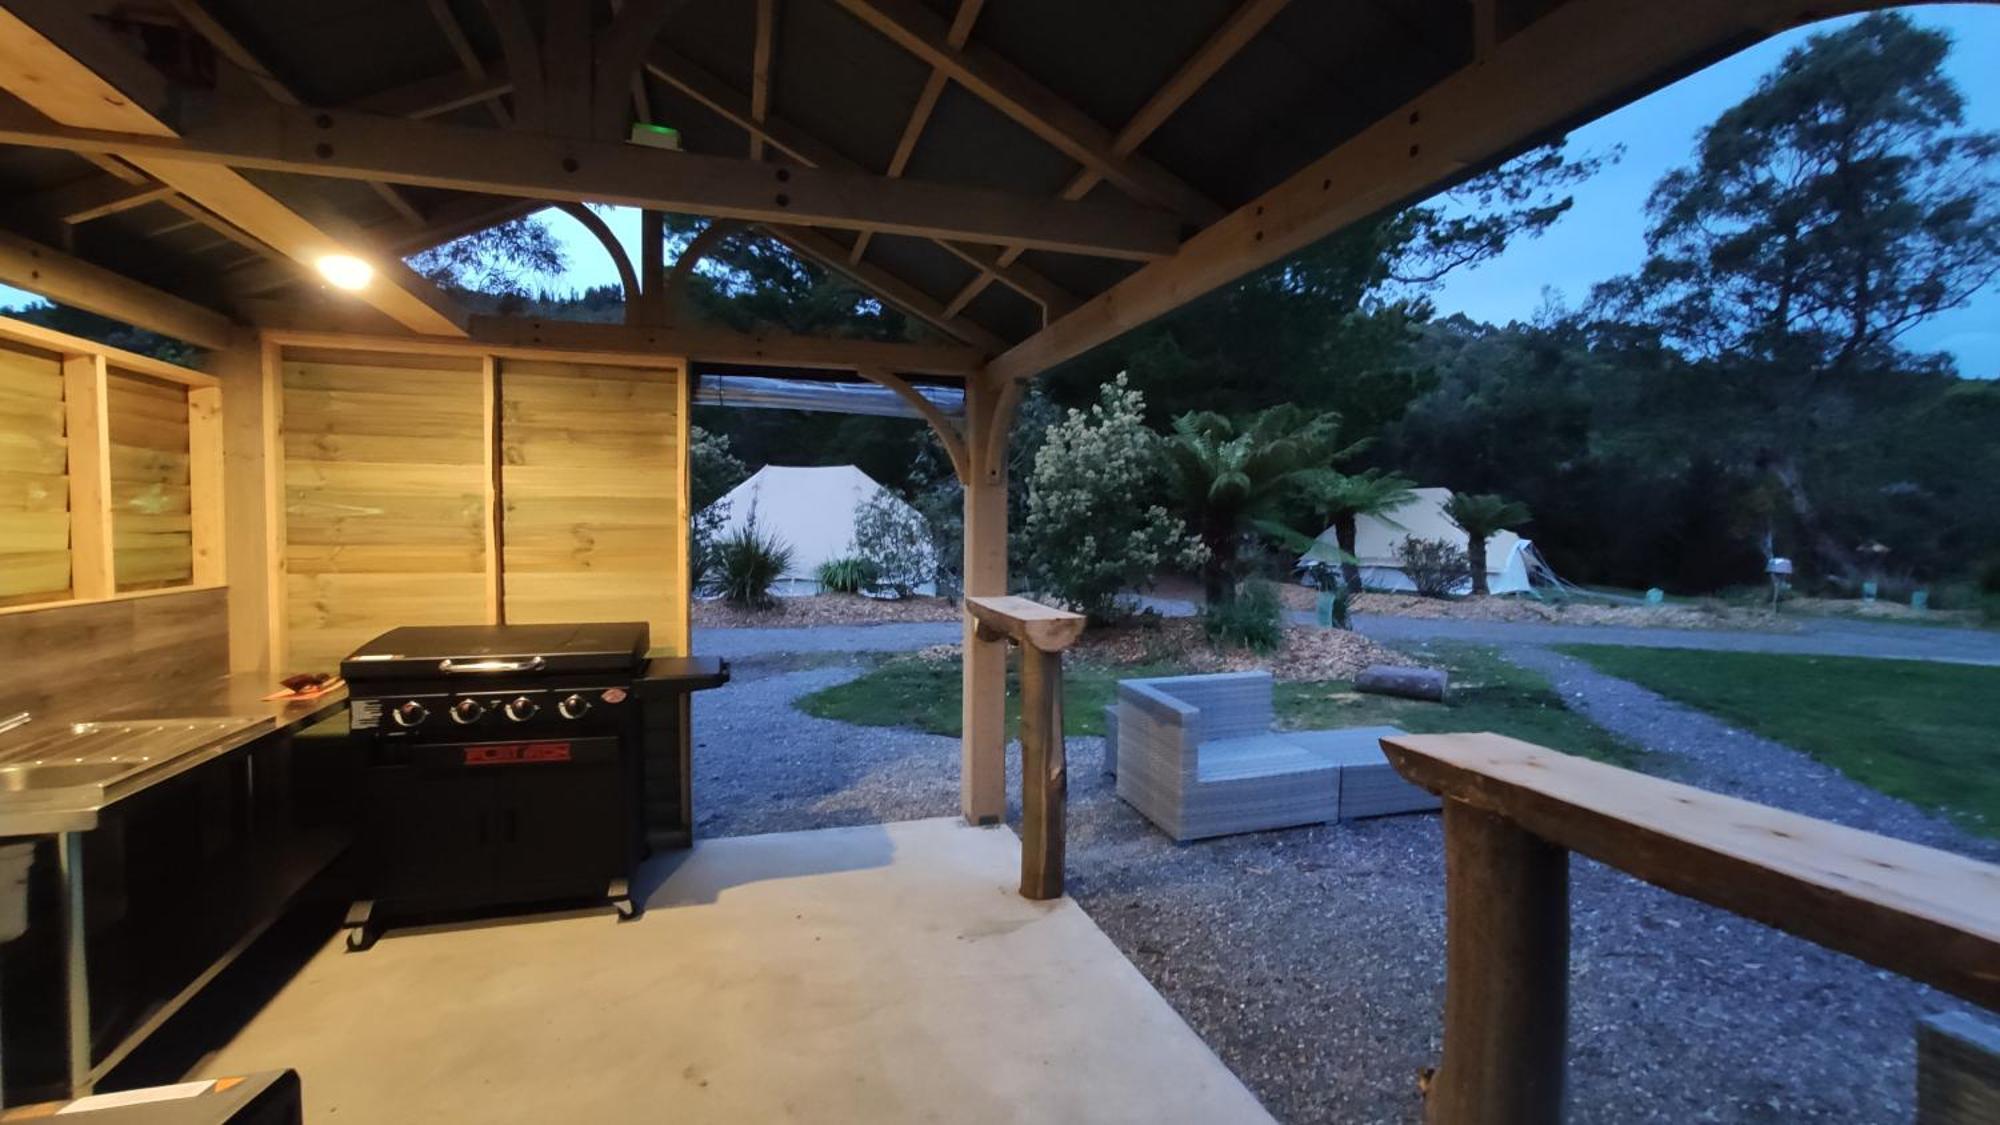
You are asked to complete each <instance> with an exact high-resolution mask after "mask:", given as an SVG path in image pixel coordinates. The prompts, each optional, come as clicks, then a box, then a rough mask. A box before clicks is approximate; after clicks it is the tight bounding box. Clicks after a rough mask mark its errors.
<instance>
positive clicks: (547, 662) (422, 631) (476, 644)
mask: <svg viewBox="0 0 2000 1125" xmlns="http://www.w3.org/2000/svg"><path fill="white" fill-rule="evenodd" d="M649 647H651V636H650V634H649V632H648V630H647V627H646V623H645V622H643V621H597V622H586V623H581V624H567V625H405V626H403V627H401V628H399V629H391V630H389V631H388V632H386V633H384V634H382V635H381V636H379V637H376V638H375V639H374V640H372V641H369V642H368V643H367V644H365V645H362V646H361V647H360V648H358V649H355V650H354V652H353V654H352V655H350V656H348V658H347V659H345V660H343V661H341V662H340V674H341V676H343V677H344V678H346V679H347V680H348V682H350V683H352V682H354V681H357V680H382V679H390V678H404V677H411V676H437V675H441V674H442V675H467V676H481V675H483V676H521V675H535V674H548V673H561V672H611V671H620V672H624V671H633V670H635V669H637V668H639V667H640V666H641V665H642V664H643V663H644V662H645V659H646V650H647V649H648V648H649Z"/></svg>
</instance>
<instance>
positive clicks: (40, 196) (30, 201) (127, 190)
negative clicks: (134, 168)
mask: <svg viewBox="0 0 2000 1125" xmlns="http://www.w3.org/2000/svg"><path fill="white" fill-rule="evenodd" d="M173 192H174V189H172V188H170V187H168V186H167V185H165V184H163V183H159V182H157V181H154V180H143V181H141V182H139V183H136V184H129V183H126V182H125V181H123V180H120V179H118V178H116V177H114V176H92V177H91V178H89V179H86V180H78V181H76V182H74V183H67V184H63V185H62V186H60V187H53V188H49V189H48V190H46V191H40V192H36V193H35V194H33V195H27V196H22V197H21V198H19V199H16V200H15V201H14V202H13V203H11V204H9V209H10V210H11V211H13V212H14V213H15V214H17V215H20V216H23V217H27V218H33V219H38V220H43V221H47V222H55V223H62V224H64V225H66V226H75V225H76V224H78V223H87V222H90V221H91V220H92V219H102V218H104V217H105V216H107V215H116V214H118V213H120V212H122V211H130V210H132V209H133V208H135V207H144V206H145V205H146V204H148V203H156V202H158V201H160V200H161V199H163V198H165V197H167V196H169V195H172V194H173Z"/></svg>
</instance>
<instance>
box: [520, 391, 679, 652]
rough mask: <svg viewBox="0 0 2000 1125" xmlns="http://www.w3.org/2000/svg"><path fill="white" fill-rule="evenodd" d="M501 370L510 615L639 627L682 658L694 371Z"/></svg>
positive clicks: (530, 619) (525, 620)
mask: <svg viewBox="0 0 2000 1125" xmlns="http://www.w3.org/2000/svg"><path fill="white" fill-rule="evenodd" d="M499 372H500V374H499V380H500V426H499V430H500V433H499V440H500V454H501V470H500V504H501V510H502V513H503V514H502V518H501V528H500V543H501V560H502V567H501V573H502V583H501V585H502V591H503V595H504V598H505V605H506V617H507V620H508V621H509V622H510V623H534V622H548V621H620V620H623V621H638V620H644V621H647V622H649V623H650V624H651V626H652V634H653V645H654V648H655V649H656V650H658V651H665V652H670V653H675V654H684V653H685V652H686V651H687V638H688V597H687V589H688V577H687V519H688V512H687V473H686V461H685V458H686V455H687V424H688V409H687V366H686V364H685V363H683V362H681V361H679V360H666V359H663V360H661V361H660V363H659V364H658V365H657V366H655V367H652V368H644V369H642V368H626V367H606V366H600V365H595V364H580V363H555V362H543V361H530V360H507V359H503V360H501V361H500V365H499Z"/></svg>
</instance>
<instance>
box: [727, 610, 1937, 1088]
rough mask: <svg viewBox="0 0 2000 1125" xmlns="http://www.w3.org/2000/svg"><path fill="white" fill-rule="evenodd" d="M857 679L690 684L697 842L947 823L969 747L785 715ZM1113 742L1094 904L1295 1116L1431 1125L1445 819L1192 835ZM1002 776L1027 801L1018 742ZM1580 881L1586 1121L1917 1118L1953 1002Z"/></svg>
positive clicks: (1089, 852) (1615, 880)
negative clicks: (1934, 1025)
mask: <svg viewBox="0 0 2000 1125" xmlns="http://www.w3.org/2000/svg"><path fill="white" fill-rule="evenodd" d="M841 631H842V632H845V631H846V630H841ZM861 669H862V665H861V664H860V663H859V662H851V663H842V664H838V665H824V664H823V665H820V666H816V667H809V668H803V669H801V668H798V667H796V666H795V665H788V664H786V663H784V662H774V661H768V660H747V661H745V662H743V663H739V664H738V666H737V676H736V679H735V680H734V681H733V682H732V683H731V684H730V685H729V686H728V687H726V688H722V689H719V690H717V691H714V692H709V693H705V694H703V695H701V696H699V697H697V702H696V708H697V711H698V716H697V721H696V727H695V729H696V731H697V732H698V737H699V741H698V743H697V750H696V758H695V762H696V802H697V804H696V809H697V816H698V818H699V828H698V831H699V832H701V833H702V834H704V835H708V836H711V837H712V836H718V835H733V834H738V833H746V832H771V831H781V830H787V829H799V828H810V827H816V826H822V825H836V824H854V823H862V822H867V821H872V820H894V819H902V818H909V817H923V816H938V815H949V814H951V813H953V812H954V811H955V810H956V809H957V804H958V801H957V773H958V743H957V740H956V739H951V738H939V737H936V736H931V735H923V734H916V733H911V732H899V731H888V730H882V729H877V728H864V727H855V726H850V725H848V724H844V723H837V722H831V721H826V720H817V719H813V718H810V717H808V716H806V715H804V714H802V713H800V712H799V711H797V710H795V709H793V708H792V706H791V703H792V701H793V700H795V699H797V698H798V697H799V696H801V695H803V694H805V693H807V692H810V691H814V690H818V689H819V688H821V687H824V686H827V685H830V684H833V683H837V682H840V681H841V680H843V679H845V678H847V677H849V676H852V675H856V674H858V673H859V672H860V671H861ZM1624 710H1625V715H1626V718H1627V719H1628V720H1629V721H1630V722H1632V723H1634V724H1639V725H1643V726H1645V727H1647V729H1648V731H1649V732H1652V733H1657V731H1658V730H1659V729H1660V728H1659V726H1658V724H1659V723H1660V722H1661V721H1663V717H1661V716H1654V717H1652V718H1648V717H1646V716H1645V715H1644V714H1643V713H1642V712H1641V711H1640V710H1638V709H1636V707H1635V706H1627V707H1626V708H1625V709H1624ZM1673 718H1674V721H1675V723H1678V722H1680V721H1681V717H1678V716H1675V717H1673ZM1667 726H1668V727H1669V728H1672V727H1673V726H1674V723H1668V724H1667ZM1644 740H1645V741H1652V739H1651V738H1650V737H1648V738H1645V739H1644ZM1686 752H1687V753H1688V754H1689V755H1690V757H1698V754H1697V752H1696V750H1695V749H1694V748H1692V747H1690V748H1688V749H1687V751H1686ZM1718 752H1725V753H1730V754H1744V753H1752V754H1754V753H1760V752H1761V750H1760V748H1758V747H1756V746H1750V745H1747V744H1746V745H1739V746H1732V747H1729V748H1727V750H1726V751H1718ZM1102 756H1103V746H1102V742H1101V740H1098V739H1091V738H1078V739H1072V740H1071V741H1070V762H1071V770H1070V836H1069V860H1070V876H1071V877H1070V885H1069V889H1070V892H1071V893H1072V894H1073V895H1074V896H1075V898H1076V899H1077V901H1078V902H1079V903H1081V904H1082V905H1083V907H1084V908H1085V909H1086V910H1087V911H1089V912H1090V914H1091V916H1092V917H1093V918H1095V919H1096V920H1097V923H1098V924H1099V925H1100V926H1101V927H1102V928H1103V929H1104V930H1105V932H1106V933H1108V934H1109V935H1110V936H1111V938H1112V940H1114V941H1115V942H1117V943H1118V945H1119V947H1120V948H1121V949H1122V950H1124V952H1125V953H1126V955H1127V956H1128V957H1130V958H1131V959H1132V961H1133V963H1134V964H1135V965H1137V966H1138V967H1139V969H1140V970H1141V971H1142V972H1143V973H1145V974H1146V976H1147V977H1148V979H1150V980H1151V981H1152V982H1153V983H1154V985H1155V986H1156V987H1158V988H1159V989H1160V991H1161V993H1162V994H1163V995H1165V996H1166V997H1167V999H1168V1000H1169V1001H1170V1002H1171V1003H1172V1004H1173V1005H1174V1006H1175V1008H1176V1009H1178V1010H1179V1011H1180V1012H1181V1014H1182V1015H1183V1016H1184V1017H1185V1018H1186V1019H1187V1020H1188V1022H1189V1023H1190V1024H1191V1025H1193V1027H1194V1028H1195V1030H1196V1031H1198V1032H1199V1033H1200V1034H1201V1035H1202V1037H1203V1038H1204V1039H1206V1040H1207V1041H1208V1042H1209V1044H1210V1045H1211V1046H1213V1047H1214V1048H1215V1050H1216V1051H1217V1052H1218V1053H1219V1054H1220V1055H1221V1056H1222V1058H1223V1060H1224V1061H1225V1062H1227V1063H1228V1064H1229V1066H1230V1067H1231V1068H1232V1069H1233V1070H1234V1071H1235V1072H1236V1073H1237V1074H1238V1075H1240V1076H1242V1078H1243V1079H1244V1081H1245V1082H1247V1083H1248V1084H1249V1085H1250V1087H1251V1088H1252V1089H1253V1090H1254V1091H1256V1093H1257V1094H1258V1096H1259V1097H1260V1098H1262V1099H1263V1101H1264V1103H1265V1104H1266V1105H1267V1106H1268V1107H1269V1108H1270V1109H1271V1111H1272V1112H1273V1113H1274V1114H1276V1115H1277V1116H1278V1117H1279V1118H1280V1119H1282V1120H1285V1121H1290V1122H1321V1121H1325V1122H1357V1123H1375V1122H1416V1121H1419V1120H1421V1112H1422V1109H1421V1103H1420V1102H1419V1099H1418V1097H1417V1093H1416V1079H1415V1076H1416V1073H1417V1070H1418V1069H1419V1068H1420V1067H1422V1066H1426V1065H1430V1064H1432V1063H1434V1062H1435V1061H1436V1054H1437V1050H1438V1045H1439V1033H1440V1018H1439V1013H1440V1010H1441V1006H1442V1001H1443V981H1444V970H1443V953H1444V927H1443V922H1444V919H1443V886H1444V871H1443V858H1442V853H1441V834H1440V830H1439V824H1438V819H1437V818H1436V817H1435V816H1415V817H1396V818H1389V819H1384V820H1376V821H1364V822H1359V823H1354V824H1346V825H1334V826H1326V827H1320V828H1311V829H1300V830H1294V831H1288V832H1274V833H1259V834H1253V835H1247V836H1238V837H1232V838H1228V839H1223V840H1215V841H1208V842H1204V843H1197V844H1192V845H1187V846H1176V845H1174V844H1172V843H1171V842H1169V841H1168V840H1166V839H1165V838H1164V837H1162V836H1161V835H1160V834H1159V833H1158V832H1156V831H1154V830H1153V829H1152V828H1151V826H1150V825H1148V824H1147V823H1146V822H1145V821H1143V820H1142V819H1141V818H1140V817H1139V816H1138V815H1137V814H1136V813H1134V812H1133V811H1132V810H1131V809H1130V808H1128V807H1127V806H1125V805H1124V804H1123V803H1122V802H1120V801H1118V800H1117V799H1116V797H1115V796H1114V794H1113V792H1112V787H1111V781H1110V779H1109V778H1106V777H1105V776H1104V775H1103V774H1102V773H1101V772H1100V768H1099V767H1100V765H1101V762H1102ZM1009 776H1010V789H1012V790H1014V791H1016V792H1018V781H1017V780H1016V779H1017V778H1018V765H1017V762H1016V761H1015V760H1014V757H1013V754H1012V752H1011V751H1010V761H1009ZM1011 815H1012V814H1011V813H1010V816H1011ZM1572 876H1573V900H1574V906H1573V913H1572V918H1573V937H1572V941H1573V953H1572V961H1573V965H1574V969H1573V972H1572V978H1571V1007H1570V1011H1571V1023H1570V1059H1571V1062H1570V1089H1571V1095H1570V1098H1571V1115H1570V1117H1571V1120H1573V1121H1578V1122H1688V1121H1728V1122H1795V1121H1840V1122H1902V1121H1907V1120H1909V1115H1910V1105H1911V1084H1912V1081H1913V1067H1914V1062H1913V1050H1912V1031H1913V1025H1914V1023H1915V1021H1916V1019H1917V1018H1918V1017H1919V1016H1921V1015H1923V1014H1926V1013H1929V1012H1933V1011H1940V1010H1944V1009H1946V1008H1949V1007H1954V1006H1956V1005H1955V1002H1953V1001H1951V1000H1949V999H1948V998H1944V997H1941V996H1939V995H1938V994H1936V993H1933V992H1931V991H1930V990H1928V989H1925V988H1923V987H1922V986H1919V985H1915V984H1911V983H1909V982H1907V981H1904V980H1902V979H1901V978H1898V977H1895V976H1892V975H1890V974H1886V973H1881V972H1877V971H1876V970H1874V969H1871V968H1868V967H1867V966H1864V965H1861V964H1860V963H1858V962H1855V961H1852V960H1849V959H1847V958H1844V957H1841V956H1839V955H1836V954H1832V953H1828V952H1826V951H1824V950H1822V949H1820V948H1818V947H1817V946H1813V945H1810V944H1808V943H1806V942H1802V941H1798V940H1796V939H1793V938H1789V937H1786V936H1784V935H1782V934H1779V933H1776V932H1775V931H1771V930H1767V929H1765V928H1763V927H1761V926H1758V925H1756V924H1754V923H1751V922H1748V921H1745V920H1743V919H1740V918H1737V917H1735V916H1733V915H1730V914H1727V913H1724V912H1721V911H1717V910H1711V909H1709V908H1707V907H1703V906H1700V905H1698V904H1695V903H1692V902H1689V901H1687V900H1685V899H1681V898H1678V897H1676V896H1673V895H1669V894H1667V893H1665V892H1663V891H1659V890H1656V889H1654V888H1651V887H1648V886H1646V885H1645V884H1642V883H1638V882H1636V881H1634V880H1631V879H1629V878H1626V877H1625V876H1623V875H1622V874H1619V873H1617V872H1615V871H1611V870H1608V869H1605V868H1603V867H1600V866H1599V865H1597V864H1594V863H1591V862H1589V861H1587V860H1575V861H1573V868H1572Z"/></svg>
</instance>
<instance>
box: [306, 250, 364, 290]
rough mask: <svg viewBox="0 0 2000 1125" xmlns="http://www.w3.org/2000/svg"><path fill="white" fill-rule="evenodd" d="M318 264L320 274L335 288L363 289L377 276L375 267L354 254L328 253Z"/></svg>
mask: <svg viewBox="0 0 2000 1125" xmlns="http://www.w3.org/2000/svg"><path fill="white" fill-rule="evenodd" d="M316 264H317V265H318V266H319V272H320V276H322V277H324V278H326V281H327V284H328V285H331V286H333V287H334V288H335V289H346V290H348V291H350V292H352V291H353V290H356V289H363V288H366V287H367V285H368V282H369V281H370V280H372V279H373V278H374V277H375V267H374V266H371V265H369V264H368V263H367V262H364V261H362V260H361V259H359V258H357V257H355V256H354V255H352V254H328V255H326V256H324V257H322V258H321V259H320V260H319V261H318V262H317V263H316Z"/></svg>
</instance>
